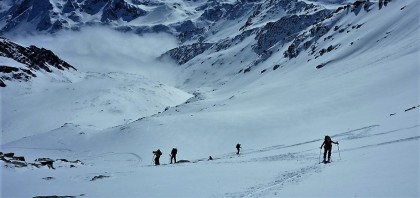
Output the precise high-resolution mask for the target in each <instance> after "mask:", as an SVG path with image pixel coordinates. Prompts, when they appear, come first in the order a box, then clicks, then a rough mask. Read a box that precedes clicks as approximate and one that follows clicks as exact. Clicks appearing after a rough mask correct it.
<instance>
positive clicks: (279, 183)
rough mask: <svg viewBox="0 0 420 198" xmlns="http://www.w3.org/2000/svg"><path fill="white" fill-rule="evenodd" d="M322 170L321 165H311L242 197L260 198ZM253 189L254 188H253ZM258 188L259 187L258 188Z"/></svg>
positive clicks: (286, 174)
mask: <svg viewBox="0 0 420 198" xmlns="http://www.w3.org/2000/svg"><path fill="white" fill-rule="evenodd" d="M319 170H321V168H320V166H319V165H310V166H306V167H303V168H300V169H299V170H297V171H294V172H291V173H285V174H283V175H285V177H283V178H280V179H276V180H275V181H273V182H271V183H269V184H268V185H264V186H263V187H260V188H259V189H258V190H255V191H251V192H250V193H247V194H246V195H244V196H241V197H249V198H251V197H259V195H260V194H262V193H264V192H267V191H269V190H271V189H274V188H278V189H281V187H282V186H283V185H284V184H286V183H288V182H299V179H298V178H300V177H301V176H303V175H306V174H309V173H311V172H316V171H319ZM251 188H252V187H251ZM257 188H258V187H257Z"/></svg>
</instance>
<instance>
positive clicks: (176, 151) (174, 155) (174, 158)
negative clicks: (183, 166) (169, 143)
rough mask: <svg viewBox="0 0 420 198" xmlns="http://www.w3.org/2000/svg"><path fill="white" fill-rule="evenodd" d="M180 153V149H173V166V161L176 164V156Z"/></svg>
mask: <svg viewBox="0 0 420 198" xmlns="http://www.w3.org/2000/svg"><path fill="white" fill-rule="evenodd" d="M177 153H178V149H177V148H172V151H171V154H170V156H171V164H172V159H173V160H174V164H175V163H176V154H177Z"/></svg>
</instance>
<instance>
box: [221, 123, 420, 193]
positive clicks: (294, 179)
mask: <svg viewBox="0 0 420 198" xmlns="http://www.w3.org/2000/svg"><path fill="white" fill-rule="evenodd" d="M419 126H420V125H414V126H411V127H406V128H401V129H396V130H391V131H386V132H379V133H374V134H369V132H370V131H372V130H373V129H374V128H376V127H379V125H372V126H367V127H363V128H360V129H355V130H351V131H347V132H344V133H338V134H336V135H333V136H332V137H341V136H345V138H344V139H345V140H354V139H363V138H368V137H373V136H380V135H387V134H390V133H396V132H399V133H403V132H405V131H406V130H408V129H414V128H419ZM419 139H420V136H412V137H408V138H402V139H396V140H393V141H386V142H381V143H377V144H369V145H364V146H360V147H354V148H349V149H343V150H341V151H340V152H349V151H354V150H359V149H365V148H371V147H378V146H383V145H389V144H396V143H402V142H406V141H418V140H419ZM318 141H319V140H313V141H307V142H302V143H298V144H293V145H290V146H284V145H278V146H271V147H266V148H264V149H261V150H258V151H253V152H248V153H246V154H242V155H247V154H250V153H258V152H259V153H262V152H267V151H270V150H276V149H283V148H288V147H292V146H299V145H304V144H308V143H313V142H318ZM312 150H315V149H311V150H310V151H312ZM307 151H308V150H306V151H299V152H293V153H285V154H278V155H271V156H266V157H260V158H252V159H250V160H243V161H240V162H239V163H244V162H245V163H246V162H255V161H282V160H299V161H303V162H307V163H309V165H306V166H304V167H302V168H299V169H297V170H294V171H291V172H288V171H286V172H285V173H283V174H281V175H280V176H278V178H277V179H275V180H274V181H272V182H269V183H265V184H258V185H256V186H253V187H250V188H249V189H248V190H246V191H245V192H238V193H232V194H226V196H229V197H261V196H264V194H265V193H268V191H270V190H275V191H279V190H281V189H282V188H283V186H285V185H287V184H290V183H298V182H300V181H302V179H303V178H304V177H307V176H310V175H312V174H315V173H320V172H321V171H322V170H323V169H324V168H326V167H328V166H331V164H328V165H323V164H321V165H319V164H320V163H319V162H318V163H317V164H313V162H314V161H315V160H316V159H317V158H318V156H316V154H314V153H309V154H303V153H304V152H307ZM333 153H336V151H333ZM339 161H341V160H338V161H337V162H339ZM222 163H223V162H222ZM225 163H229V162H225ZM274 195H276V193H275V192H274Z"/></svg>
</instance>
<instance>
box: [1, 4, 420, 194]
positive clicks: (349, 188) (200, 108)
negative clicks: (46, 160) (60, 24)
mask: <svg viewBox="0 0 420 198" xmlns="http://www.w3.org/2000/svg"><path fill="white" fill-rule="evenodd" d="M391 5H392V6H391ZM391 5H389V6H386V7H383V8H382V9H381V10H378V7H377V5H375V6H374V7H372V9H371V10H370V11H369V12H360V13H358V14H357V15H356V14H355V13H345V14H341V15H339V17H340V20H339V21H338V22H337V24H335V25H337V26H340V27H346V26H347V24H352V25H355V24H363V25H362V26H361V27H360V28H358V29H356V28H353V29H351V28H349V29H347V30H348V31H349V32H347V31H343V32H341V33H340V32H338V31H332V30H331V31H330V32H328V33H327V34H326V35H325V36H323V38H321V39H320V41H321V42H319V45H318V46H317V50H319V49H323V48H327V47H328V46H330V45H335V46H339V47H338V48H337V49H335V50H332V51H330V52H328V53H326V54H324V55H322V56H319V57H318V58H314V56H313V55H311V54H309V53H308V52H306V51H304V52H302V53H301V54H300V55H299V56H298V57H296V58H294V59H285V58H284V56H283V52H284V50H285V49H287V46H284V47H283V48H281V47H279V48H280V50H279V51H278V52H276V53H275V54H273V55H272V56H271V57H270V58H268V59H267V60H266V61H265V62H262V63H261V64H260V65H258V66H256V67H254V68H252V70H251V71H250V72H248V73H243V72H240V73H238V70H239V69H238V68H243V67H245V66H246V65H245V63H241V62H240V61H241V60H247V58H249V59H250V57H249V56H251V55H250V54H251V52H250V49H249V48H247V49H244V50H243V51H242V53H239V52H240V51H241V49H243V47H246V46H249V45H250V44H252V42H253V39H250V38H248V39H244V40H242V41H241V42H239V43H237V44H236V46H233V47H231V48H228V49H226V50H222V51H220V52H212V51H206V52H205V53H203V54H200V55H198V56H197V57H195V58H194V59H192V60H191V61H189V62H187V63H186V64H185V65H181V66H176V67H177V68H176V69H171V70H169V71H171V72H170V73H168V74H167V75H164V77H165V76H167V77H168V78H169V77H171V78H173V77H176V78H177V79H176V82H177V83H174V81H173V80H171V81H170V82H172V83H166V84H163V83H160V82H158V81H156V80H153V79H154V78H153V76H154V75H151V73H150V72H145V71H146V70H143V69H142V68H141V67H139V70H138V72H136V73H131V74H127V73H124V72H116V70H117V69H116V68H112V65H113V64H110V65H109V67H110V70H109V71H113V72H111V73H109V72H108V70H106V71H107V72H101V71H95V72H94V73H89V72H88V73H86V75H82V74H79V75H78V76H79V78H78V79H73V83H64V82H60V83H57V82H56V83H53V84H52V85H51V86H33V87H32V88H31V89H28V88H25V89H24V88H18V86H20V85H14V84H13V85H12V86H13V87H12V88H16V89H12V88H9V87H7V88H6V89H3V90H2V101H3V106H2V115H3V118H2V124H3V126H2V136H3V138H4V137H5V138H6V139H3V138H2V145H1V149H2V152H15V153H16V155H22V156H25V158H26V160H27V161H29V162H33V161H34V160H35V159H37V158H39V157H50V158H52V159H59V158H66V159H69V160H77V159H78V160H81V161H82V162H83V163H84V165H81V164H77V165H76V168H69V167H68V165H67V164H64V163H59V162H58V163H57V164H56V165H55V166H56V169H55V170H53V169H48V168H46V167H43V168H35V167H26V168H7V167H5V166H2V170H1V171H2V173H1V174H2V179H1V182H2V183H1V186H2V188H1V190H2V192H1V195H2V196H4V197H34V196H41V195H59V196H83V197H115V196H117V197H169V196H174V197H419V196H420V191H419V186H420V181H419V175H420V173H419V169H418V167H419V162H420V161H419V156H420V155H419V154H420V153H419V152H420V148H419V140H420V122H419V121H420V113H419V109H420V106H419V105H420V104H419V101H420V98H419V96H420V93H419V92H420V87H419V86H420V85H419V76H420V75H419V74H420V73H419V72H420V71H419V69H420V67H419V65H420V60H419V58H418V57H419V55H420V39H419V37H418V35H419V28H420V27H419V26H420V25H419V23H418V18H419V12H418V11H417V8H418V7H419V5H420V2H419V1H416V0H410V1H408V0H407V1H392V3H391ZM227 29H228V28H227ZM234 34H236V32H232V35H234ZM223 35H227V34H226V32H225V33H223ZM328 36H331V38H332V39H331V38H330V39H328V38H327V37H328ZM127 37H128V39H129V40H130V41H135V39H133V38H132V37H131V36H128V35H127ZM324 38H325V39H324ZM131 39H133V40H131ZM117 40H118V39H117ZM142 42H144V41H142ZM117 43H118V42H117ZM122 43H124V42H122ZM80 46H82V45H80ZM51 47H53V48H54V46H53V45H51ZM56 49H59V47H56ZM126 49H127V50H126V51H124V52H125V53H127V51H130V50H128V49H129V47H127V48H126ZM154 49H158V47H157V48H154ZM72 51H74V49H71V50H68V51H61V52H60V50H58V52H57V53H58V54H60V53H62V56H66V54H68V53H72ZM111 51H112V50H111ZM134 51H136V50H134ZM125 53H121V54H125ZM87 54H88V55H92V54H93V55H94V50H89V51H88V52H87ZM117 54H118V53H117ZM129 54H130V53H129ZM130 55H131V54H130ZM219 55H220V57H222V58H224V59H223V60H221V59H222V58H219V59H218V58H216V57H218V56H219ZM235 55H236V56H235ZM106 56H107V54H106V53H105V55H104V56H102V55H99V56H98V57H103V58H104V59H105V60H107V57H106ZM67 57H68V58H69V62H72V61H73V62H74V63H76V62H77V60H74V59H73V58H72V57H77V56H72V55H67ZM94 57H95V56H94ZM113 58H115V57H112V58H111V59H109V60H112V59H113ZM117 59H118V58H117ZM89 60H90V59H85V61H81V62H80V63H81V65H82V68H84V69H86V71H89V69H90V67H89V66H90V65H88V64H87V65H83V64H84V63H89ZM203 60H209V61H203ZM201 61H203V63H201V64H200V62H201ZM82 62H83V63H82ZM122 62H123V63H125V62H124V61H122ZM245 62H246V61H245ZM214 63H216V64H214ZM220 63H225V65H223V64H220ZM229 63H232V64H229ZM95 64H96V63H95ZM168 64H169V63H166V64H164V65H162V64H156V65H153V66H156V67H157V68H159V71H160V70H164V69H165V68H168ZM320 64H323V67H322V68H320V69H316V66H318V65H320ZM274 65H279V67H278V68H277V69H276V70H273V66H274ZM119 66H120V65H118V68H120V67H119ZM125 66H126V65H125V64H124V65H122V66H121V67H122V68H125ZM92 68H93V66H92ZM95 69H97V68H95ZM264 69H265V71H264V72H262V71H263V70H264ZM98 72H100V73H98ZM142 74H143V75H142ZM35 83H36V82H35ZM173 86H176V88H175V87H173ZM182 90H185V91H182ZM22 91H23V92H22ZM186 92H189V93H190V94H192V95H193V97H191V96H192V95H190V94H187V93H186ZM189 97H191V98H189ZM46 98H47V99H48V101H49V102H48V103H43V100H44V99H46ZM188 98H189V99H188ZM187 99H188V100H187ZM148 100H149V101H148ZM64 104H66V105H64ZM165 106H172V107H170V108H167V109H166V110H164V109H165ZM413 107H414V108H413ZM101 110H103V111H104V112H105V114H102V113H101V112H102V111H101ZM158 111H160V113H157V112H158ZM76 113H77V114H76ZM57 114H58V115H59V116H57ZM5 115H6V116H5ZM141 117H145V118H142V119H138V118H141ZM19 119H27V120H22V121H19V122H18V121H15V120H19ZM48 122H51V123H48ZM9 123H14V126H13V127H11V126H8V125H7V124H9ZM19 123H22V126H20V125H19ZM57 123H60V124H59V125H57ZM64 123H67V124H64ZM54 124H55V125H54ZM90 124H92V125H95V126H94V127H91V126H90ZM47 125H49V126H48V127H47ZM41 126H42V127H43V128H41ZM99 126H100V127H99ZM6 127H9V128H6ZM29 127H31V128H34V130H35V131H36V132H35V131H26V130H23V129H22V128H29ZM12 131H13V133H12ZM29 135H32V136H29ZM324 135H330V136H331V137H332V139H333V140H335V141H338V142H339V145H338V146H339V147H338V146H337V145H334V146H333V153H332V163H330V164H319V161H320V158H321V160H322V156H321V151H322V150H320V145H321V144H322V141H323V137H324ZM24 136H29V137H26V138H24ZM236 143H241V144H242V147H243V148H242V152H241V154H240V155H236V154H235V151H236V150H235V145H236ZM173 147H177V148H178V156H177V158H178V160H189V161H190V162H189V163H177V164H172V165H171V164H168V160H169V157H168V155H169V153H170V150H171V148H173ZM158 148H160V149H161V150H162V151H163V156H162V157H161V163H162V164H163V165H161V166H154V165H152V158H153V155H152V151H153V150H156V149H158ZM209 156H212V157H213V158H214V160H212V161H208V160H207V158H208V157H209ZM1 163H3V162H1ZM3 164H4V163H3ZM99 175H103V176H105V178H103V179H98V180H94V181H92V179H93V178H94V177H95V176H99ZM47 177H52V178H53V179H51V180H47V179H42V178H47ZM22 186H24V188H25V190H22Z"/></svg>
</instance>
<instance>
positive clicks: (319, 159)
mask: <svg viewBox="0 0 420 198" xmlns="http://www.w3.org/2000/svg"><path fill="white" fill-rule="evenodd" d="M337 148H338V156H339V157H340V160H341V153H340V145H339V144H337ZM321 150H322V147H321V148H319V157H318V163H321Z"/></svg>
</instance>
